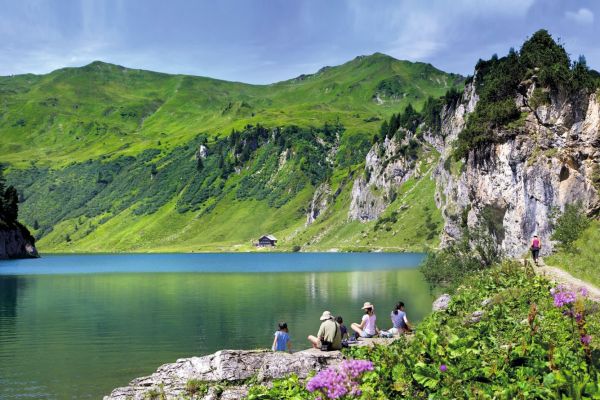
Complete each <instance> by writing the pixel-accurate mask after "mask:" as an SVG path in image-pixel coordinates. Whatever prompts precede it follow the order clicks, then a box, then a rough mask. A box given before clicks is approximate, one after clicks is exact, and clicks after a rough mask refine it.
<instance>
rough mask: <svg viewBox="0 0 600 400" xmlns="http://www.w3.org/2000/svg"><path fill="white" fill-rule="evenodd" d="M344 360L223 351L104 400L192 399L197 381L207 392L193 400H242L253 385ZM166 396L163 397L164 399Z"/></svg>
mask: <svg viewBox="0 0 600 400" xmlns="http://www.w3.org/2000/svg"><path fill="white" fill-rule="evenodd" d="M342 359H343V357H342V354H341V353H340V352H339V351H332V352H321V351H318V350H305V351H300V352H297V353H293V354H288V353H283V352H272V351H268V350H222V351H218V352H216V353H214V354H211V355H208V356H204V357H191V358H182V359H180V360H177V361H176V362H175V363H173V364H165V365H162V366H161V367H159V368H158V370H157V371H156V372H155V373H154V374H152V375H150V376H146V377H143V378H136V379H134V380H133V381H131V382H130V384H129V385H128V386H126V387H122V388H117V389H115V390H113V391H112V393H111V394H110V395H108V396H105V397H104V400H125V399H127V400H142V399H147V398H154V397H152V396H155V397H156V398H165V399H180V398H182V397H184V396H190V391H189V389H186V386H187V384H188V382H190V381H192V380H194V381H197V382H202V383H203V384H206V385H207V386H206V388H207V390H206V391H205V392H204V393H200V394H197V395H196V396H195V397H193V398H198V399H205V400H209V399H211V400H212V399H217V398H218V399H223V400H226V399H241V398H243V397H245V396H246V395H247V393H248V386H249V385H250V384H251V383H254V384H256V383H261V384H268V383H269V382H270V381H272V380H273V379H277V378H283V377H285V376H288V375H290V374H292V373H294V374H296V375H298V377H299V378H301V379H304V378H306V377H307V376H308V374H309V373H310V372H311V371H317V372H318V371H320V370H321V369H324V368H327V367H328V366H330V365H336V364H338V363H340V362H341V361H342ZM161 396H163V397H161Z"/></svg>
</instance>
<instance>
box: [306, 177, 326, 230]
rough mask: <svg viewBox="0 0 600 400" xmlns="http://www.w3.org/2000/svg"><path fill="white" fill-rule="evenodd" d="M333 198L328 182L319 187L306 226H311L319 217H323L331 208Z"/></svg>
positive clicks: (307, 216) (310, 206) (311, 203)
mask: <svg viewBox="0 0 600 400" xmlns="http://www.w3.org/2000/svg"><path fill="white" fill-rule="evenodd" d="M330 198H331V187H330V186H329V184H328V183H327V182H325V183H322V184H321V185H319V187H317V189H316V190H315V193H314V194H313V198H312V201H311V202H310V205H309V208H308V213H307V215H306V225H307V226H308V225H310V224H312V223H313V222H315V220H316V219H317V217H318V216H319V215H321V214H322V213H323V212H324V211H325V210H327V207H328V206H329V201H330Z"/></svg>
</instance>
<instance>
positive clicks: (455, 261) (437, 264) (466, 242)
mask: <svg viewBox="0 0 600 400" xmlns="http://www.w3.org/2000/svg"><path fill="white" fill-rule="evenodd" d="M488 221H489V220H488V219H485V218H484V223H483V224H482V225H481V226H479V227H477V228H476V229H472V230H469V229H467V228H465V229H464V230H463V234H462V237H461V239H459V240H458V241H457V242H455V243H453V245H452V246H448V247H445V248H443V249H441V250H439V251H430V252H429V253H428V254H427V257H426V258H425V260H423V263H422V264H421V265H420V266H419V268H420V270H421V272H422V273H423V275H424V276H425V279H426V280H427V282H429V284H430V285H431V288H432V289H441V288H443V289H445V290H448V289H450V290H452V289H454V288H456V287H457V286H458V285H460V284H461V283H462V282H463V281H464V279H465V278H466V277H467V276H469V275H470V274H473V273H474V272H479V271H484V270H486V269H489V268H491V267H492V266H493V265H494V264H496V263H498V262H499V261H500V259H501V254H500V252H499V250H498V247H497V243H496V236H495V234H494V231H493V228H490V225H489V223H488Z"/></svg>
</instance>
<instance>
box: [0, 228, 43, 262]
mask: <svg viewBox="0 0 600 400" xmlns="http://www.w3.org/2000/svg"><path fill="white" fill-rule="evenodd" d="M34 257H38V252H37V250H36V248H35V239H34V238H33V236H31V234H30V233H29V231H28V230H27V228H25V227H24V226H23V225H21V224H19V223H13V224H10V225H7V224H4V223H3V222H2V221H0V259H7V258H34Z"/></svg>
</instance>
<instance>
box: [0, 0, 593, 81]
mask: <svg viewBox="0 0 600 400" xmlns="http://www.w3.org/2000/svg"><path fill="white" fill-rule="evenodd" d="M540 28H544V29H547V30H548V31H549V32H550V33H551V34H552V35H553V36H554V37H555V38H556V39H559V38H560V40H561V42H562V43H563V44H564V45H565V48H566V49H567V52H568V53H569V54H570V55H571V57H572V58H574V59H576V58H577V57H578V56H579V55H580V54H583V55H585V57H586V59H587V62H588V65H589V66H590V67H591V68H594V69H597V70H600V41H599V40H598V38H600V1H596V0H581V1H580V0H570V1H567V0H565V1H559V0H500V1H492V0H448V1H438V0H405V1H402V0H348V1H342V0H254V1H252V0H207V1H200V0H197V1H181V0H168V1H165V0H54V1H50V0H13V1H9V0H0V75H12V74H21V73H38V74H39V73H47V72H50V71H52V70H55V69H58V68H62V67H71V66H82V65H85V64H88V63H90V62H92V61H94V60H101V61H105V62H110V63H114V64H119V65H123V66H126V67H130V68H142V69H148V70H153V71H160V72H169V73H181V74H191V75H201V76H209V77H213V78H220V79H226V80H233V81H241V82H247V83H260V84H263V83H272V82H277V81H281V80H285V79H289V78H293V77H295V76H298V75H300V74H303V73H312V72H316V71H317V70H318V69H319V68H321V67H323V66H326V65H338V64H342V63H344V62H346V61H349V60H351V59H353V58H354V57H356V56H358V55H365V54H372V53H374V52H381V53H385V54H389V55H391V56H393V57H395V58H398V59H403V60H410V61H422V62H428V63H431V64H433V65H434V66H436V67H437V68H440V69H442V70H444V71H447V72H456V73H460V74H463V75H469V74H472V72H473V66H474V65H475V63H476V62H477V60H478V59H480V58H484V59H487V58H489V57H491V56H492V55H493V54H494V53H497V54H498V55H500V56H501V55H503V54H506V53H507V52H508V50H509V49H510V48H511V47H514V48H515V49H518V48H519V47H520V45H521V44H522V43H523V41H524V40H525V39H526V38H527V37H528V36H531V35H532V34H533V33H534V32H535V31H536V30H538V29H540Z"/></svg>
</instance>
